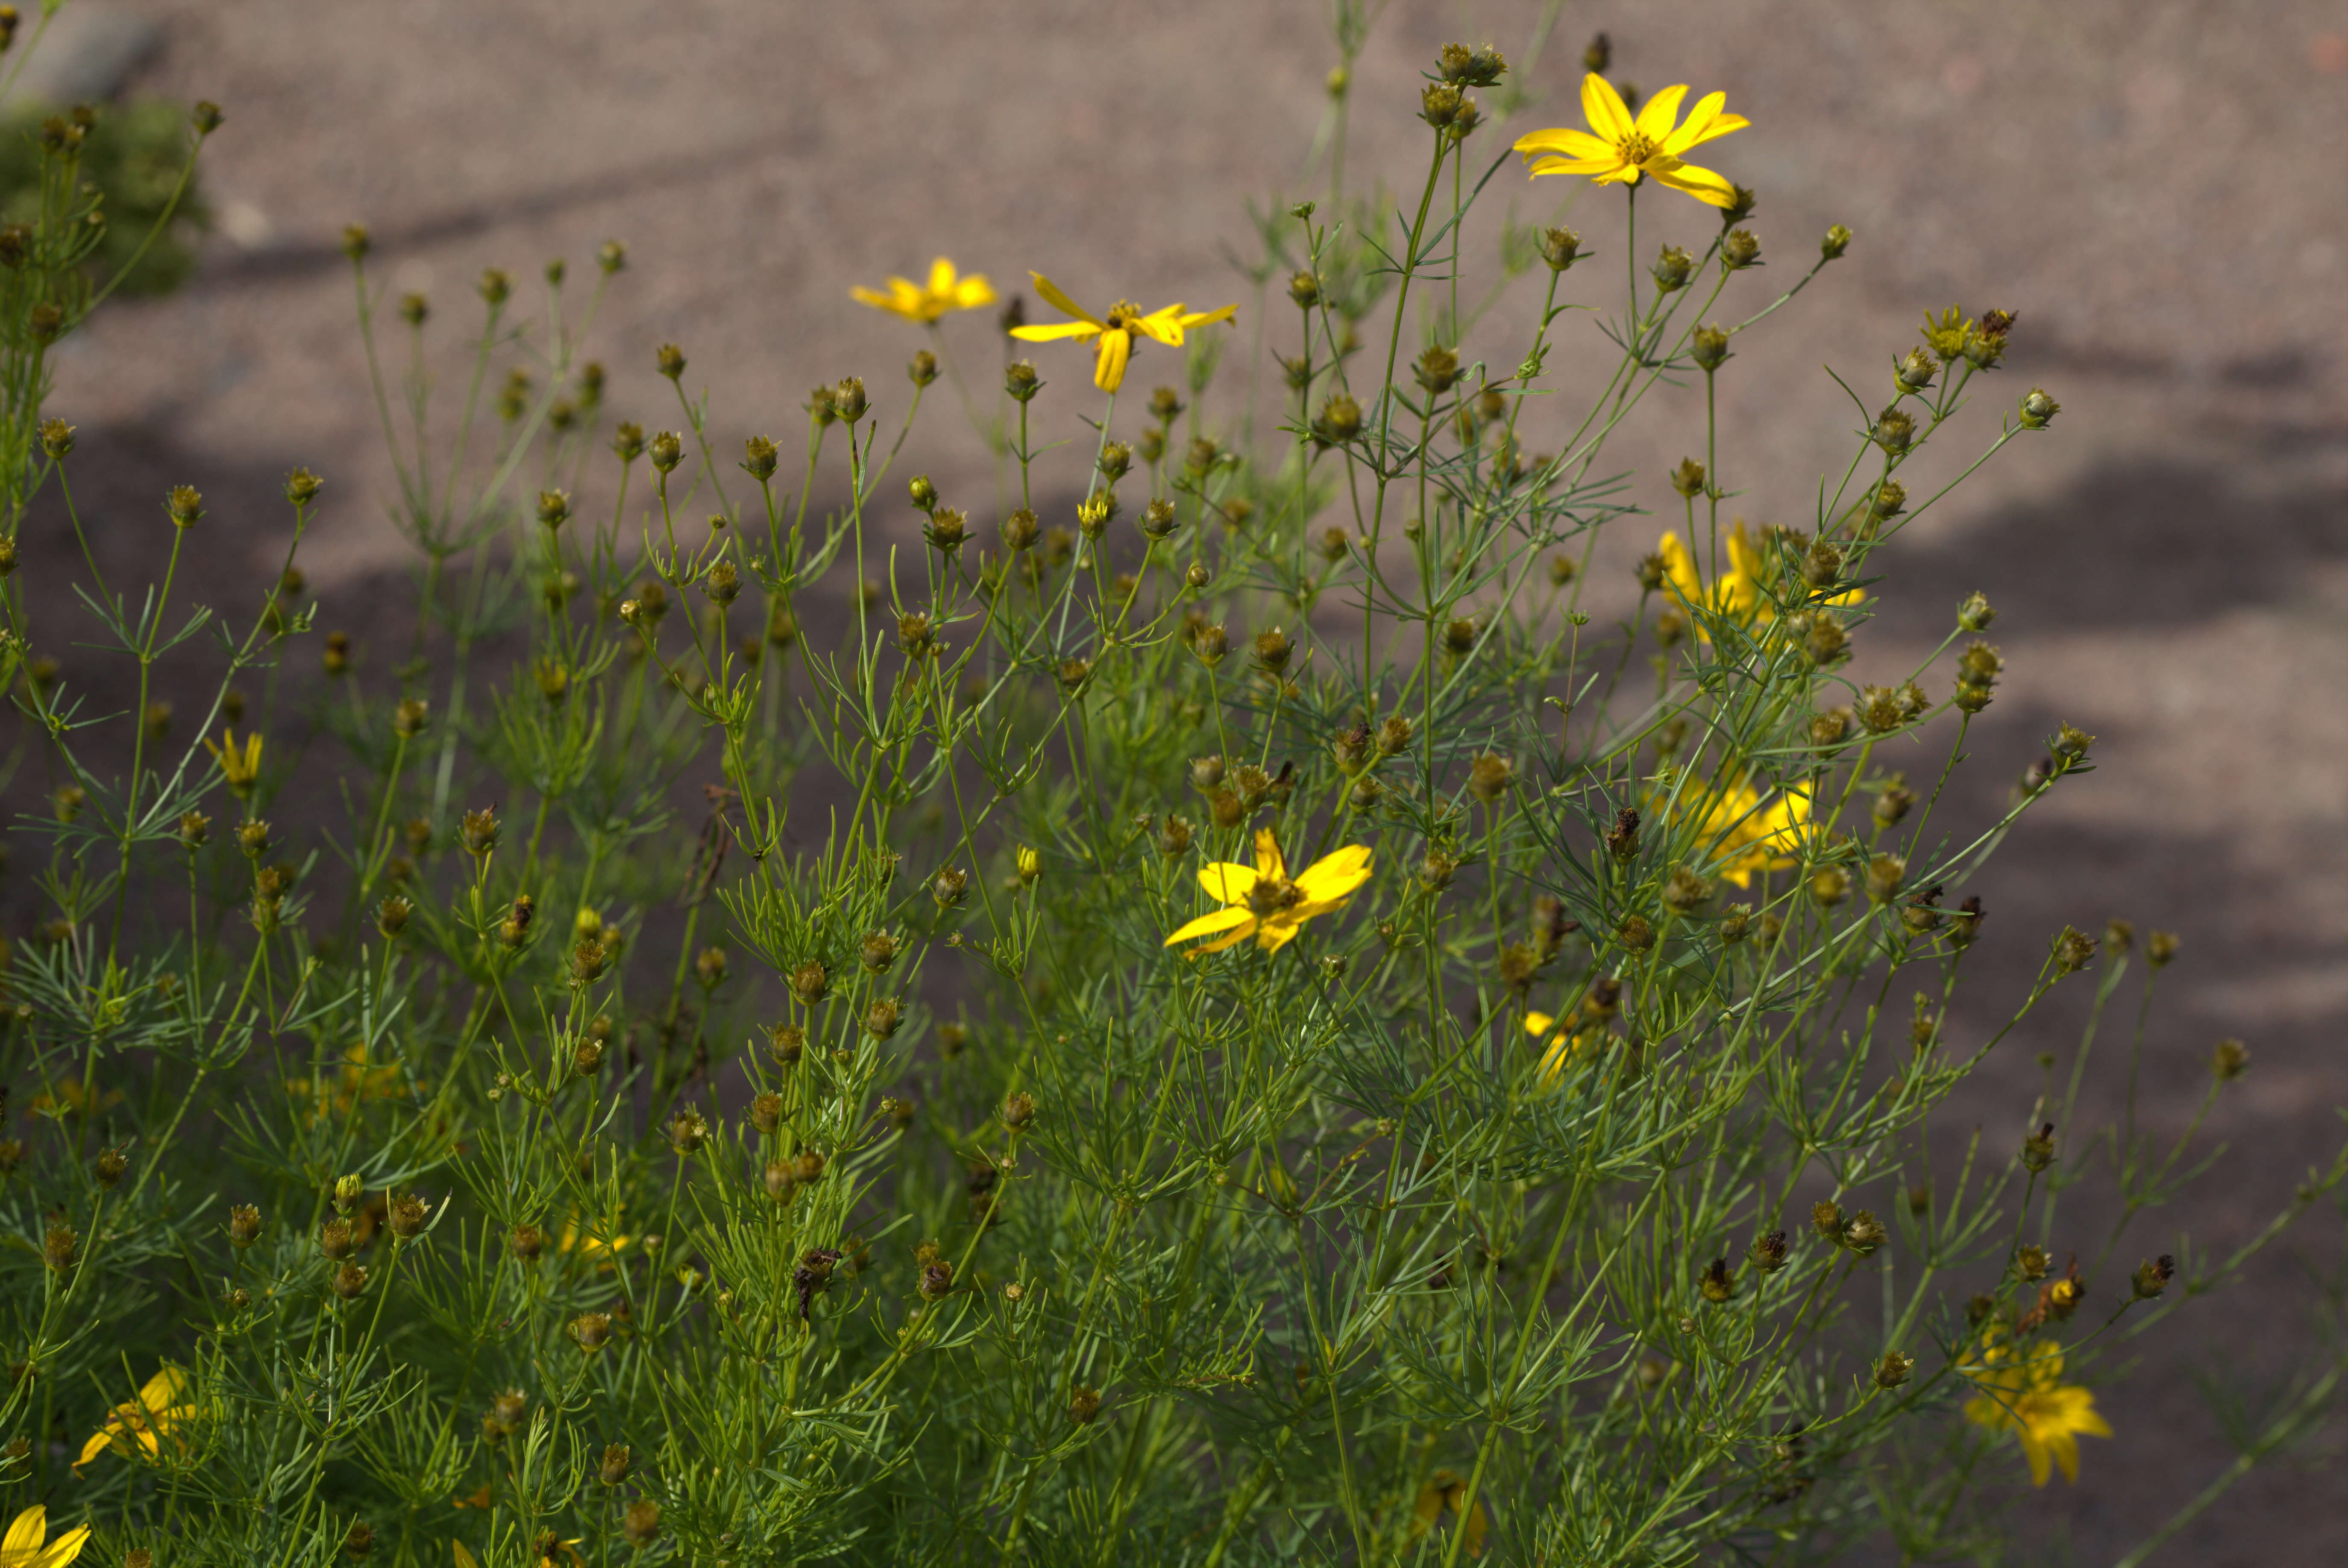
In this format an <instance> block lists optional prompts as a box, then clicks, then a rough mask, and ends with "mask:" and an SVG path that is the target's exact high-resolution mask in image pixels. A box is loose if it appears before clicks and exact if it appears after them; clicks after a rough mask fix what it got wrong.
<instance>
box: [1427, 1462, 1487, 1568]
mask: <svg viewBox="0 0 2348 1568" xmlns="http://www.w3.org/2000/svg"><path fill="white" fill-rule="evenodd" d="M1467 1496H1468V1483H1467V1481H1465V1480H1462V1479H1461V1478H1460V1477H1459V1476H1458V1475H1457V1474H1455V1473H1454V1472H1452V1471H1450V1470H1437V1471H1436V1472H1435V1475H1434V1477H1433V1479H1432V1480H1428V1482H1427V1483H1426V1485H1425V1486H1423V1487H1421V1488H1420V1489H1419V1492H1418V1501H1417V1503H1416V1505H1415V1506H1414V1507H1413V1508H1412V1509H1411V1521H1410V1538H1411V1539H1412V1540H1413V1541H1416V1540H1417V1539H1418V1538H1419V1537H1420V1536H1422V1535H1424V1534H1426V1532H1428V1531H1430V1530H1432V1529H1434V1528H1435V1526H1436V1524H1437V1522H1438V1521H1440V1520H1441V1519H1442V1517H1443V1516H1444V1515H1445V1514H1447V1513H1448V1514H1450V1515H1451V1516H1452V1517H1453V1518H1455V1519H1457V1518H1458V1517H1459V1505H1460V1503H1461V1502H1463V1501H1466V1499H1467ZM1490 1525H1491V1521H1490V1520H1489V1519H1488V1517H1487V1516H1486V1515H1485V1512H1484V1504H1483V1501H1482V1500H1481V1499H1480V1498H1479V1499H1478V1500H1477V1501H1475V1502H1473V1503H1470V1504H1469V1505H1468V1515H1467V1518H1466V1519H1464V1520H1461V1522H1460V1525H1459V1528H1460V1529H1461V1530H1462V1531H1464V1532H1466V1533H1467V1536H1468V1539H1467V1541H1466V1542H1464V1543H1463V1544H1465V1545H1466V1547H1467V1548H1468V1556H1470V1557H1481V1556H1482V1555H1483V1554H1484V1534H1485V1532H1486V1531H1487V1530H1488V1528H1490Z"/></svg>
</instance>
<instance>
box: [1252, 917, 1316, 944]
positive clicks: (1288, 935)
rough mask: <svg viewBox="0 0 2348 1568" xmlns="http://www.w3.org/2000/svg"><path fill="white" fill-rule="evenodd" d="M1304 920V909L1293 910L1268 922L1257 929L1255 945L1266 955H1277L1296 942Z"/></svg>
mask: <svg viewBox="0 0 2348 1568" xmlns="http://www.w3.org/2000/svg"><path fill="white" fill-rule="evenodd" d="M1304 920H1305V912H1304V911H1303V909H1292V910H1289V911H1288V912H1287V913H1284V914H1282V915H1281V916H1280V918H1278V919H1276V920H1267V921H1265V922H1263V923H1262V924H1260V925H1258V926H1257V927H1256V928H1255V944H1256V945H1257V946H1258V947H1261V948H1262V949H1263V950H1264V951H1265V952H1266V953H1277V952H1279V951H1280V950H1281V949H1282V948H1283V947H1285V946H1287V945H1288V944H1290V943H1292V942H1293V941H1295V940H1296V934H1297V933H1298V932H1299V931H1301V930H1303V925H1304Z"/></svg>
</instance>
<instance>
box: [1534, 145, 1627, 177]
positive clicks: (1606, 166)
mask: <svg viewBox="0 0 2348 1568" xmlns="http://www.w3.org/2000/svg"><path fill="white" fill-rule="evenodd" d="M1625 167H1626V166H1625V165H1624V163H1623V162H1622V160H1621V159H1620V158H1618V157H1616V156H1615V155H1614V154H1613V153H1612V152H1609V153H1608V154H1607V155H1606V156H1605V157H1603V158H1558V157H1549V158H1536V159H1534V160H1532V162H1531V163H1530V164H1529V165H1527V167H1526V169H1525V173H1526V175H1527V176H1528V177H1529V178H1531V179H1536V180H1537V179H1539V178H1540V176H1542V175H1544V174H1591V175H1602V174H1610V173H1620V172H1621V171H1622V170H1623V169H1624V168H1625Z"/></svg>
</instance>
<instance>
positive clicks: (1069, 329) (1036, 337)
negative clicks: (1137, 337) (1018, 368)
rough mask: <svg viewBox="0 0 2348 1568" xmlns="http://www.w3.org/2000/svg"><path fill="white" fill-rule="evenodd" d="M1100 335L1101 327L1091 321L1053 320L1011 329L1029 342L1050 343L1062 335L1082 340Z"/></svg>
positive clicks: (1012, 332) (1016, 335) (1017, 336)
mask: <svg viewBox="0 0 2348 1568" xmlns="http://www.w3.org/2000/svg"><path fill="white" fill-rule="evenodd" d="M1011 335H1012V336H1014V337H1016V338H1019V339H1021V340H1022V341H1024V342H1027V343H1050V342H1051V341H1053V340H1054V339H1055V338H1061V337H1073V338H1076V339H1078V340H1080V341H1081V340H1084V339H1088V338H1092V337H1097V336H1098V335H1100V328H1099V327H1098V326H1096V325H1093V324H1092V323H1091V322H1089V321H1053V322H1045V324H1044V325H1040V326H1014V327H1013V328H1012V329H1011Z"/></svg>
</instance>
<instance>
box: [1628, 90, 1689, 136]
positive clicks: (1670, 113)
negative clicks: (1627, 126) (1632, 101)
mask: <svg viewBox="0 0 2348 1568" xmlns="http://www.w3.org/2000/svg"><path fill="white" fill-rule="evenodd" d="M1685 97H1687V84H1686V83H1685V82H1679V83H1676V84H1674V85H1673V86H1671V87H1667V88H1664V89H1663V91H1661V92H1659V93H1657V94H1656V95H1655V96H1654V97H1653V98H1649V99H1648V100H1647V101H1646V102H1645V103H1643V104H1642V105H1640V106H1639V129H1640V130H1641V131H1642V132H1643V133H1644V134H1645V135H1646V136H1647V138H1648V139H1650V140H1653V141H1662V140H1663V139H1664V138H1665V137H1668V136H1669V135H1671V133H1672V124H1673V121H1674V120H1677V119H1679V117H1680V100H1681V99H1682V98H1685Z"/></svg>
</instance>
